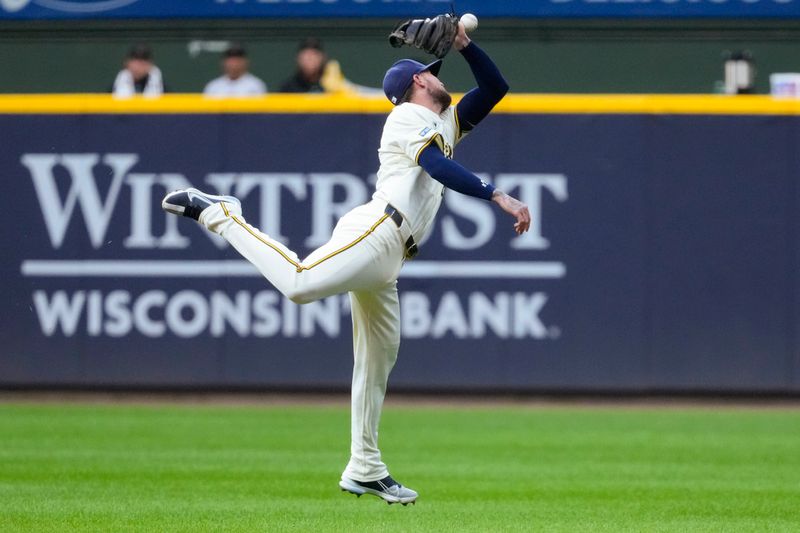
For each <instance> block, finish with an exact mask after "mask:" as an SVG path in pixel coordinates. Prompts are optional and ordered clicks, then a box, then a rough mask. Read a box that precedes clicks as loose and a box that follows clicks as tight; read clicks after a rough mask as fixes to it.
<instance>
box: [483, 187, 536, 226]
mask: <svg viewBox="0 0 800 533" xmlns="http://www.w3.org/2000/svg"><path fill="white" fill-rule="evenodd" d="M492 201H493V202H494V203H496V204H497V205H499V206H500V209H502V210H503V211H505V212H506V213H508V214H509V215H511V216H512V217H514V218H515V219H516V220H517V221H516V223H515V224H514V231H516V232H517V235H522V234H523V233H525V232H526V231H528V230H529V229H530V227H531V214H530V211H528V206H527V205H525V204H523V203H522V202H520V201H519V200H517V199H516V198H514V197H513V196H509V195H507V194H506V193H504V192H503V191H501V190H499V189H495V191H494V194H492Z"/></svg>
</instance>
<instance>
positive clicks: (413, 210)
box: [372, 102, 463, 242]
mask: <svg viewBox="0 0 800 533" xmlns="http://www.w3.org/2000/svg"><path fill="white" fill-rule="evenodd" d="M459 130H460V128H459V124H458V116H457V115H456V107H455V106H450V107H448V108H447V109H445V110H444V112H443V113H442V114H441V115H437V114H436V113H435V112H433V111H431V110H430V109H428V108H427V107H425V106H421V105H419V104H413V103H411V102H406V103H403V104H400V105H399V106H397V107H395V108H394V109H393V110H392V112H391V113H390V114H389V117H388V118H387V119H386V124H384V126H383V135H382V136H381V146H380V148H379V149H378V157H379V159H380V165H381V166H380V168H379V169H378V182H377V183H376V191H375V194H373V196H372V197H373V198H375V199H378V200H381V201H384V202H386V203H389V204H392V205H393V206H394V207H395V208H396V209H397V210H398V211H400V214H401V215H403V218H404V219H405V220H406V221H407V222H408V223H409V224H410V225H411V233H412V235H413V236H414V239H415V240H416V241H417V242H421V241H423V240H424V239H425V238H426V236H427V234H428V232H429V231H430V229H431V227H432V225H433V220H434V217H435V216H436V212H437V211H438V210H439V205H440V204H441V203H442V194H443V193H444V185H442V184H441V183H439V182H438V181H436V180H435V179H433V178H432V177H431V176H430V175H429V174H428V173H427V172H425V170H424V169H423V168H422V167H421V166H419V156H420V154H421V153H422V151H423V150H424V149H425V148H427V147H428V146H429V145H430V144H431V143H436V144H437V145H438V146H439V148H441V150H442V153H444V155H445V156H446V157H448V158H452V157H453V147H454V146H455V145H456V144H457V143H458V141H460V140H461V138H462V137H463V135H461V132H460V131H459Z"/></svg>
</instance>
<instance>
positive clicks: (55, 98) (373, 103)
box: [0, 94, 800, 115]
mask: <svg viewBox="0 0 800 533" xmlns="http://www.w3.org/2000/svg"><path fill="white" fill-rule="evenodd" d="M454 96H455V97H454V100H456V101H457V100H458V98H459V97H460V95H454ZM391 109H392V106H391V104H390V103H389V102H388V101H387V100H386V99H385V98H384V97H383V96H380V95H378V96H359V95H348V94H308V95H296V94H270V95H267V96H264V97H256V98H238V99H216V98H207V97H204V96H202V95H198V94H169V95H164V96H161V97H158V98H143V97H135V98H129V99H118V98H113V97H112V96H110V95H106V94H46V95H45V94H24V95H23V94H5V95H0V114H13V115H20V114H22V115H26V114H29V115H39V114H56V115H58V114H66V115H74V114H101V115H102V114H190V115H191V114H226V113H231V114H248V113H267V114H284V113H288V114H292V113H322V114H384V113H389V111H391ZM495 112H497V113H506V114H568V115H569V114H634V115H638V114H645V115H647V114H652V115H661V114H666V115H670V114H675V115H800V99H791V98H774V97H771V96H726V95H667V94H648V95H629V94H581V95H577V94H510V95H507V96H506V97H505V98H504V99H503V101H502V102H500V104H498V106H497V107H496V109H495Z"/></svg>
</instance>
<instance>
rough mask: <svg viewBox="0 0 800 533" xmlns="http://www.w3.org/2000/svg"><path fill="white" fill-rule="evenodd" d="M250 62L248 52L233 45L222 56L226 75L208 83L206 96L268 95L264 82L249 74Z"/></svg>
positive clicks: (238, 45) (204, 91) (241, 47)
mask: <svg viewBox="0 0 800 533" xmlns="http://www.w3.org/2000/svg"><path fill="white" fill-rule="evenodd" d="M249 68H250V62H249V60H248V59H247V52H246V51H245V49H244V47H243V46H242V45H240V44H231V45H230V46H229V47H228V49H227V50H225V52H224V53H223V54H222V71H223V72H224V74H223V75H222V76H220V77H219V78H215V79H213V80H211V81H210V82H208V84H207V85H206V88H205V89H204V90H203V94H205V95H206V96H216V97H226V96H259V95H262V94H266V92H267V86H266V85H264V82H263V81H261V80H260V79H258V78H257V77H255V76H253V75H252V74H250V72H248V69H249Z"/></svg>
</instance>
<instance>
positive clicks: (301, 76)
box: [281, 38, 328, 93]
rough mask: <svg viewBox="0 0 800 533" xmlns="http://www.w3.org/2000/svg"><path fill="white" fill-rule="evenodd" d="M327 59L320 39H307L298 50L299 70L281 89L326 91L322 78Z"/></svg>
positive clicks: (296, 91)
mask: <svg viewBox="0 0 800 533" xmlns="http://www.w3.org/2000/svg"><path fill="white" fill-rule="evenodd" d="M327 60H328V58H327V56H326V55H325V51H324V50H323V49H322V42H321V41H320V40H319V39H315V38H308V39H305V40H304V41H303V42H301V43H300V47H299V48H298V50H297V71H296V72H295V73H294V75H293V76H292V77H291V78H289V79H288V80H286V81H285V82H283V84H282V85H281V91H282V92H285V93H321V92H324V91H325V89H324V88H323V86H322V83H321V80H322V74H323V70H324V69H325V63H326V62H327Z"/></svg>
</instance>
